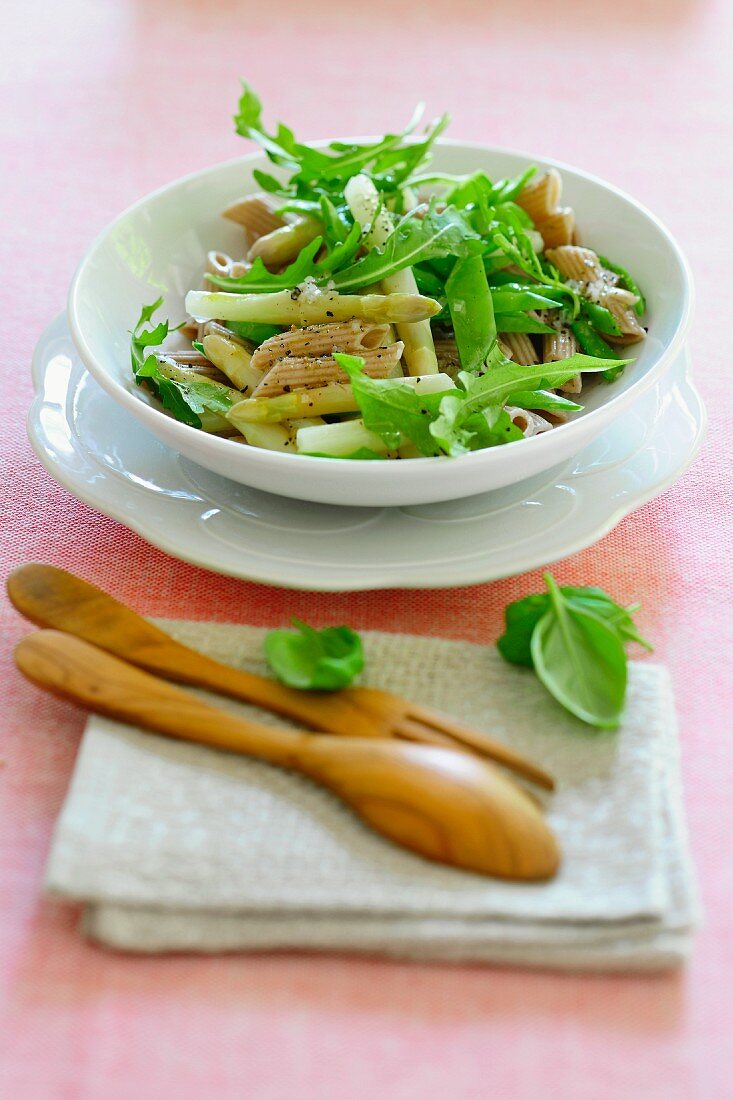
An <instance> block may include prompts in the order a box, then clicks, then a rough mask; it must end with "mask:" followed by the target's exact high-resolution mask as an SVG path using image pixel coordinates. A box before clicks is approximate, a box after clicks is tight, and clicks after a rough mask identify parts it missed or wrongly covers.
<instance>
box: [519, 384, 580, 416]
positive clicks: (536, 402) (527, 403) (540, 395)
mask: <svg viewBox="0 0 733 1100" xmlns="http://www.w3.org/2000/svg"><path fill="white" fill-rule="evenodd" d="M506 403H507V405H515V406H516V407H517V408H519V409H533V410H536V411H537V412H559V413H570V412H580V411H581V409H582V408H583V406H582V405H578V403H577V402H576V401H570V400H569V399H568V398H567V397H563V396H562V395H561V394H559V393H551V392H550V391H549V390H517V391H516V392H514V393H510V394H509V396H508V397H507V400H506Z"/></svg>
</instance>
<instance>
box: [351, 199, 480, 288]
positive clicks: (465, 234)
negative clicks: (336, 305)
mask: <svg viewBox="0 0 733 1100" xmlns="http://www.w3.org/2000/svg"><path fill="white" fill-rule="evenodd" d="M482 247H483V246H482V243H481V239H480V237H479V235H478V233H476V232H475V230H473V229H472V228H471V226H470V224H469V223H468V222H467V221H466V219H465V218H464V217H463V216H462V215H461V213H460V211H458V210H455V209H452V208H451V207H448V208H447V209H446V210H443V211H441V212H440V213H436V212H435V210H431V211H430V212H428V213H427V214H426V215H425V216H424V217H423V218H418V217H416V216H415V214H414V213H412V214H406V215H405V216H404V217H403V218H401V220H400V221H399V222H398V223H397V225H396V226H395V229H394V232H393V233H391V234H390V236H389V237H388V238H387V240H386V241H385V243H384V248H382V249H380V248H373V249H372V250H371V251H370V252H369V253H368V254H367V255H366V256H364V257H363V259H361V260H357V262H356V263H355V264H353V265H352V266H351V267H347V268H345V269H344V270H342V271H339V272H338V273H337V274H336V275H334V277H333V283H334V286H335V287H336V289H337V290H338V291H339V292H340V293H342V294H343V293H349V292H351V291H352V290H358V289H360V288H361V287H364V286H369V285H371V284H372V283H376V282H380V281H381V280H382V279H386V278H387V277H388V276H389V275H394V274H395V272H397V271H402V270H403V268H406V267H412V266H413V264H416V263H419V262H421V261H422V262H424V261H425V260H432V259H435V258H439V257H446V256H455V257H459V258H460V257H464V256H468V255H471V254H475V253H476V252H478V251H481V249H482Z"/></svg>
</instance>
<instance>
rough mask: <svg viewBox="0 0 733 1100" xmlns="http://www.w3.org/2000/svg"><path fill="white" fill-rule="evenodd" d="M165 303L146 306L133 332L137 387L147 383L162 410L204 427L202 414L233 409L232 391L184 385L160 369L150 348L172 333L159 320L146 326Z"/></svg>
mask: <svg viewBox="0 0 733 1100" xmlns="http://www.w3.org/2000/svg"><path fill="white" fill-rule="evenodd" d="M162 302H163V299H162V298H158V300H157V301H156V302H153V303H152V304H151V305H149V306H143V309H142V311H141V313H140V317H139V318H138V321H137V323H136V325H135V327H134V329H133V330H132V332H131V340H130V357H131V363H132V372H133V374H134V376H135V381H136V382H137V384H138V385H139V386H141V385H143V383H147V385H148V388H149V389H150V390H151V391H152V393H153V394H154V395H155V396H156V397H157V398H158V399H159V400H160V401H161V402H162V404H163V408H165V409H167V410H168V412H170V413H172V415H173V416H174V417H175V419H176V420H181V421H182V422H183V423H184V424H189V425H190V426H191V427H192V428H201V427H202V426H203V421H202V419H201V416H202V414H203V413H207V412H209V413H216V414H219V415H221V416H223V415H224V414H225V413H226V412H227V411H228V410H229V409H230V408H231V406H232V396H231V394H232V391H231V389H230V387H229V386H223V385H220V384H219V383H218V382H211V381H208V380H205V379H201V381H196V380H195V379H192V380H190V381H189V380H186V381H185V382H183V381H178V380H176V379H173V378H168V376H167V375H166V374H164V373H163V371H162V370H161V369H160V366H159V365H158V360H157V358H156V356H155V355H152V354H150V355H149V354H148V352H147V349H148V348H150V347H157V346H158V345H159V344H162V342H163V341H164V340H165V338H166V336H167V335H168V333H169V332H170V331H171V329H170V326H169V323H168V321H160V322H159V323H158V324H157V325H156V326H155V328H152V329H144V328H143V325H145V324H147V322H148V321H150V320H151V318H152V316H153V314H154V313H155V312H156V310H158V309H159V308H160V306H161V304H162ZM178 327H180V326H178Z"/></svg>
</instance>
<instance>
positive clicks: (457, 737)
mask: <svg viewBox="0 0 733 1100" xmlns="http://www.w3.org/2000/svg"><path fill="white" fill-rule="evenodd" d="M394 732H395V734H396V735H397V736H398V737H405V738H406V739H408V740H411V741H429V742H431V743H433V744H443V745H446V744H447V745H450V746H452V747H453V748H456V743H457V744H458V746H459V747H460V746H462V747H464V748H470V749H473V751H474V752H476V753H478V754H479V755H480V756H486V757H488V758H489V759H490V760H494V761H496V763H497V764H503V765H504V767H505V768H509V769H510V770H511V771H513V772H516V773H517V775H523V776H524V777H525V779H529V780H531V781H532V782H533V783H536V784H537V785H538V786H540V787H544V789H545V790H547V791H554V790H555V780H554V779H553V777H552V776H551V775H550V774H549V772H546V771H545V770H544V769H543V768H541V767H540V766H539V765H538V764H535V763H534V761H532V760H530V759H529V758H528V757H526V756H523V755H522V753H519V752H516V751H515V750H514V749H510V748H509V746H508V745H502V743H501V742H500V741H495V740H494V739H493V738H492V737H489V736H488V734H485V733H481V732H479V730H474V729H471V728H470V727H468V726H462V725H461V724H460V723H459V722H455V721H454V720H453V719H452V718H448V717H446V716H445V715H443V714H438V713H437V712H436V711H432V710H429V709H427V708H423V707H410V709H409V711H407V712H406V713H405V715H404V716H403V718H402V720H401V722H400V724H399V726H398V727H395V731H394ZM436 734H438V735H439V737H440V741H435V735H436Z"/></svg>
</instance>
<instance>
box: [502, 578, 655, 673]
mask: <svg viewBox="0 0 733 1100" xmlns="http://www.w3.org/2000/svg"><path fill="white" fill-rule="evenodd" d="M560 592H561V594H562V596H563V598H564V599H565V600H566V601H567V602H568V603H569V604H570V605H571V606H573V607H576V608H579V609H581V610H585V611H588V612H590V613H592V614H594V615H596V616H597V617H598V618H599V619H603V620H604V622H605V623H606V624H607V625H608V626H610V627H612V628H613V629H614V630H615V631H616V633H617V635H618V637H619V640H620V641H621V642H622V644H624V645H628V644H629V643H631V642H634V643H636V644H637V645H641V646H643V647H644V648H645V649H648V650H651V649H652V648H653V647H652V646H651V645H650V643H649V642H647V641H646V640H645V639H644V638H642V637H641V635H640V634H639V632H638V630H637V629H636V626H635V624H634V621H633V619H632V617H631V616H632V613H633V612H634V611H636V610H638V605H636V606H633V607H622V606H621V605H620V604H618V603H616V601H615V600H614V599H613V597H612V596H609V595H608V593H607V592H604V591H603V589H602V588H596V587H593V586H588V587H573V586H570V585H567V586H563V587H561V588H560ZM550 607H551V600H550V596H549V594H548V593H546V592H540V593H536V594H534V595H532V596H525V597H524V599H521V600H515V601H514V603H510V604H509V605H508V606H507V607H506V608H505V610H504V621H505V630H504V633H503V634H502V636H501V637H500V638H499V640H498V642H497V643H496V644H497V647H498V649H499V652H500V653H501V654H502V656H503V657H505V658H506V660H507V661H510V662H511V663H512V664H519V665H526V666H527V667H529V668H531V667H532V656H531V650H530V642H531V638H532V632H533V630H534V628H535V627H536V625H537V623H538V622H539V621H540V619H541V618H542V617H543V615H545V614H546V613H547V612H548V610H550Z"/></svg>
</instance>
